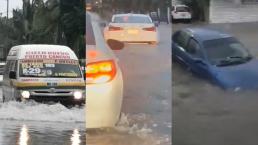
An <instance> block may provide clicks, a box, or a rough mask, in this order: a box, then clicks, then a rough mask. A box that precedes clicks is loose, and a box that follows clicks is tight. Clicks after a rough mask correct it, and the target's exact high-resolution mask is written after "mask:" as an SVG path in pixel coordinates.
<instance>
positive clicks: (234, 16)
mask: <svg viewBox="0 0 258 145" xmlns="http://www.w3.org/2000/svg"><path fill="white" fill-rule="evenodd" d="M209 22H210V23H238V22H258V0H210V9H209Z"/></svg>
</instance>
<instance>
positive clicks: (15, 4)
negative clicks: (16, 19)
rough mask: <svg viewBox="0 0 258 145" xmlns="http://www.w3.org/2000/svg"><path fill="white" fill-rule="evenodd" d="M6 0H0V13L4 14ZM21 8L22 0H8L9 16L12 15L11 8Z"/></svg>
mask: <svg viewBox="0 0 258 145" xmlns="http://www.w3.org/2000/svg"><path fill="white" fill-rule="evenodd" d="M6 8H7V0H0V13H2V16H6ZM16 8H20V9H21V8H22V0H9V17H12V10H13V9H16Z"/></svg>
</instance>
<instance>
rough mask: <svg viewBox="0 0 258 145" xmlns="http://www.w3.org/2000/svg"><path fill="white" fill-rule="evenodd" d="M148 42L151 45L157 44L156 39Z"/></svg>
mask: <svg viewBox="0 0 258 145" xmlns="http://www.w3.org/2000/svg"><path fill="white" fill-rule="evenodd" d="M149 44H151V45H157V44H158V42H157V41H151V42H149Z"/></svg>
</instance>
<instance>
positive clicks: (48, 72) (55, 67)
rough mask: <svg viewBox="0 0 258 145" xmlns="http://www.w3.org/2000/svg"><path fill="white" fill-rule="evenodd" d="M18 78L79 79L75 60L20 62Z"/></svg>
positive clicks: (78, 69)
mask: <svg viewBox="0 0 258 145" xmlns="http://www.w3.org/2000/svg"><path fill="white" fill-rule="evenodd" d="M19 75H20V77H52V78H81V77H82V74H81V70H80V67H79V62H78V61H77V60H20V61H19Z"/></svg>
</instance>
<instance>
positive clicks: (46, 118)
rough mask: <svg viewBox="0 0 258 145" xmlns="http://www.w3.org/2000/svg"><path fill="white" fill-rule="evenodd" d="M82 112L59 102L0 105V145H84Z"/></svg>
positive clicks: (84, 134) (7, 103) (82, 108)
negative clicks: (51, 103)
mask: <svg viewBox="0 0 258 145" xmlns="http://www.w3.org/2000/svg"><path fill="white" fill-rule="evenodd" d="M0 93H1V94H2V91H0ZM84 114H85V113H84V107H81V108H76V107H74V108H70V109H68V108H66V107H64V106H63V105H61V104H53V105H48V104H40V103H36V102H33V101H30V102H26V103H22V102H6V103H4V104H0V145H15V144H16V145H85V144H86V143H85V142H86V132H85V123H84V120H85V117H84Z"/></svg>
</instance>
